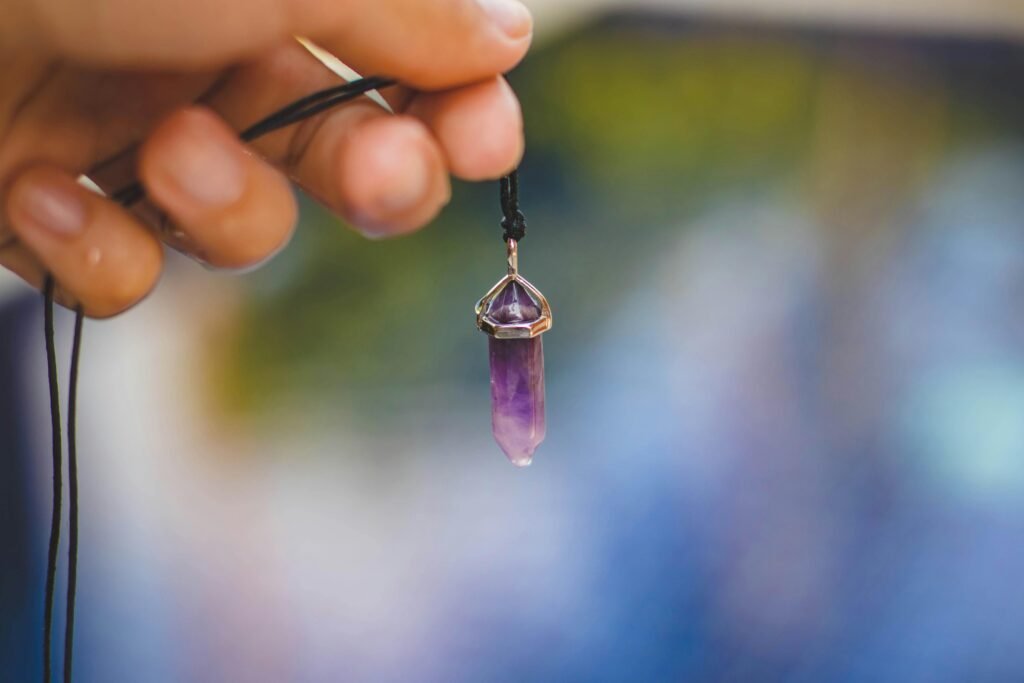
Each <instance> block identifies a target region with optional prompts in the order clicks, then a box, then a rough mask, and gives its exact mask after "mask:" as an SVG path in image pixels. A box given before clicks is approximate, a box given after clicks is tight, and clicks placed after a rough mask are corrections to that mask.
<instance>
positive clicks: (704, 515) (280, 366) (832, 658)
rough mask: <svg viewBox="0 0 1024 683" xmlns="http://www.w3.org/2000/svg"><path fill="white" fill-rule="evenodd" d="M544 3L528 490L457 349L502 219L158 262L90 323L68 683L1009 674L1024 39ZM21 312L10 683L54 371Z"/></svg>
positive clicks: (13, 441) (468, 194)
mask: <svg viewBox="0 0 1024 683" xmlns="http://www.w3.org/2000/svg"><path fill="white" fill-rule="evenodd" d="M528 4H530V5H531V7H532V9H533V10H534V12H535V15H536V18H537V22H538V27H539V29H540V32H541V34H540V35H539V40H538V43H537V47H536V49H535V50H534V51H533V53H532V54H531V56H530V57H529V58H528V60H527V61H526V62H525V63H524V64H523V65H522V66H521V67H520V68H519V69H517V70H516V72H515V73H513V74H512V76H511V80H512V81H513V84H514V86H515V88H516V89H517V91H518V92H519V94H520V96H521V99H522V102H523V106H524V111H525V116H526V130H527V138H528V145H527V149H528V152H527V157H526V159H525V161H524V164H523V167H522V178H521V182H522V201H523V208H524V210H525V212H526V214H527V217H528V219H529V222H530V233H529V235H528V237H527V239H526V240H525V241H524V242H523V244H522V248H521V255H520V259H521V260H520V263H521V268H522V270H523V272H524V274H525V275H526V276H527V277H529V278H530V279H531V280H532V281H533V282H534V283H535V284H536V285H538V286H539V287H540V288H541V289H542V290H543V291H544V292H545V294H547V296H548V297H549V298H550V300H551V302H552V305H553V307H554V312H555V317H556V319H557V324H556V326H555V328H554V330H553V331H552V332H551V333H550V334H548V335H546V336H545V337H544V341H545V346H546V353H547V369H548V401H547V404H548V439H547V441H546V443H544V444H543V445H542V446H541V448H540V450H539V451H538V453H537V457H536V459H535V462H534V464H533V466H532V467H530V468H528V469H526V470H519V469H517V468H515V467H513V466H511V465H510V464H509V463H508V462H507V461H506V460H505V458H504V456H503V455H502V453H501V451H500V450H499V449H498V447H497V446H496V445H495V444H494V443H493V441H492V438H491V434H490V405H489V394H488V372H487V355H486V346H487V345H486V338H485V337H484V336H483V335H481V334H480V333H479V332H477V331H476V329H475V328H474V324H473V314H472V306H473V303H474V302H475V300H476V299H477V298H478V297H479V296H480V295H481V294H482V293H483V292H484V291H485V290H486V289H487V288H488V287H489V286H490V285H491V284H492V283H493V281H495V280H496V279H497V278H498V277H500V275H501V274H502V269H503V258H504V252H503V246H502V244H501V241H500V229H499V227H498V219H499V218H500V214H499V212H498V202H497V186H496V184H483V185H466V184H463V185H459V186H457V187H456V189H455V196H454V200H453V202H452V204H451V206H450V207H449V208H448V209H447V210H446V211H445V212H444V213H443V215H442V216H441V217H440V218H439V219H438V220H437V221H436V223H435V224H434V225H433V226H432V227H431V228H430V229H428V230H426V231H424V232H422V233H420V234H418V235H416V236H413V237H410V238H407V239H403V240H400V241H392V242H369V241H366V240H364V239H362V238H360V237H358V236H356V235H355V234H353V233H351V232H349V231H346V230H344V229H339V226H338V225H337V221H336V220H334V219H332V218H331V217H329V216H327V215H326V214H324V213H323V212H321V211H319V210H318V209H317V208H316V207H315V206H313V205H310V204H306V205H305V206H304V209H303V225H302V227H301V229H300V230H299V233H298V235H297V236H296V238H295V239H294V241H293V243H292V244H291V245H290V247H289V248H288V249H287V250H286V251H285V252H284V253H283V254H281V256H280V257H279V258H277V259H276V260H274V261H273V262H272V263H270V264H268V265H267V266H266V267H264V268H262V269H261V270H259V271H257V272H254V273H251V274H247V275H244V276H238V275H229V274H223V273H212V272H209V271H206V270H204V269H202V268H201V267H199V266H196V265H195V264H192V263H190V262H187V261H185V260H184V259H174V260H172V265H171V267H170V269H169V272H168V274H167V275H166V276H165V278H164V282H163V284H162V286H161V288H160V289H159V290H158V291H157V292H156V293H155V294H154V295H153V296H152V297H151V298H150V299H149V300H147V301H146V302H145V303H144V304H143V305H142V306H140V307H139V308H137V309H135V310H133V311H132V312H130V313H129V314H127V315H125V316H122V317H121V318H118V319H116V320H112V321H107V322H102V323H95V322H92V323H89V324H88V325H87V327H86V332H85V345H84V363H83V369H82V380H81V381H82V386H81V399H80V401H81V402H80V405H81V426H80V430H81V436H80V458H81V461H82V473H81V477H82V484H81V486H82V494H81V501H82V502H81V504H82V522H81V524H82V534H83V539H82V551H81V559H80V587H79V601H78V607H79V612H78V613H79V617H78V624H79V630H78V640H77V644H76V675H77V678H78V680H79V681H80V682H81V683H87V682H104V683H107V682H119V681H146V682H153V683H162V682H164V681H166V682H177V681H197V682H206V681H211V682H222V681H240V682H254V683H262V682H279V681H300V682H310V683H318V682H321V681H345V682H348V681H356V682H368V683H378V682H380V683H391V682H398V681H402V682H408V681H415V682H417V683H419V682H422V683H434V682H445V683H456V682H459V683H461V682H473V683H477V682H480V683H490V682H495V683H500V682H504V681H509V682H512V681H533V682H547V681H552V682H554V681H558V682H563V681H566V682H569V681H581V682H595V683H598V682H604V681H609V682H611V681H616V682H618V681H630V682H633V681H636V682H662V681H664V682H676V681H680V682H681V681H687V682H689V681H753V682H760V681H808V682H817V681H830V682H832V681H839V682H841V681H851V682H853V681H858V682H859V681H871V682H878V681H881V682H888V681H893V682H897V681H898V682H901V683H908V682H916V681H927V682H937V683H943V682H946V681H951V682H952V681H972V682H974V681H982V682H988V681H992V682H1001V681H1021V680H1024V592H1022V591H1021V590H1020V587H1019V581H1020V577H1021V576H1022V575H1024V543H1022V539H1024V308H1022V307H1021V305H1020V299H1019V297H1021V296H1024V94H1022V93H1024V43H1021V42H1019V40H1017V38H1019V36H1021V35H1024V8H1021V7H1020V6H1018V5H1017V4H1016V3H1013V2H996V1H994V0H993V1H992V2H977V1H976V0H959V1H956V2H953V1H950V2H945V3H941V6H938V4H937V3H924V2H901V3H892V2H888V3H884V2H881V0H878V1H871V2H852V1H851V2H827V1H826V0H821V1H819V2H810V1H808V0H799V1H798V0H733V1H730V2H716V3H710V2H706V1H699V0H690V1H685V2H684V1H678V0H675V1H673V0H661V1H660V2H649V3H644V4H640V3H632V2H619V3H616V2H606V3H603V4H599V3H595V2H590V1H589V0H577V1H576V2H555V1H550V2H542V1H541V0H535V1H534V2H531V3H528ZM1015 41H1016V42H1015ZM0 292H2V294H0V542H2V548H3V549H2V550H0V553H2V561H0V671H2V672H4V673H0V679H2V680H4V681H8V680H9V681H25V680H34V679H36V678H37V677H38V668H39V659H40V644H39V633H40V627H41V618H42V617H41V614H42V592H43V576H44V573H45V569H44V564H45V557H46V547H45V544H46V530H47V526H48V515H49V505H50V500H49V477H50V466H49V438H50V437H49V424H48V413H47V402H46V385H45V376H46V373H45V365H44V358H43V353H42V350H43V341H42V336H41V326H42V323H41V319H40V313H39V309H40V306H39V300H38V296H37V295H36V294H35V293H33V292H30V291H28V290H27V289H26V288H25V287H24V286H22V285H21V284H19V283H17V282H15V280H14V279H13V277H11V276H8V275H7V274H6V273H4V274H2V275H0ZM58 322H59V333H60V335H59V336H60V339H61V342H62V346H61V358H62V359H63V358H65V357H66V354H67V351H68V349H67V340H68V338H69V333H70V316H68V315H66V314H64V315H62V316H60V319H59V321H58ZM62 554H63V553H62ZM61 580H63V576H61ZM61 611H62V610H61ZM57 632H58V633H62V632H63V631H62V627H61V626H60V624H59V623H58V627H57Z"/></svg>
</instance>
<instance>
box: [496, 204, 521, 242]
mask: <svg viewBox="0 0 1024 683" xmlns="http://www.w3.org/2000/svg"><path fill="white" fill-rule="evenodd" d="M501 229H502V230H504V234H502V236H501V238H502V239H503V240H505V241H506V242H508V241H509V240H515V241H516V242H518V241H520V240H521V239H523V237H525V236H526V216H524V215H523V212H522V211H520V210H519V209H516V210H515V211H514V212H513V213H512V215H511V216H505V217H504V218H502V219H501Z"/></svg>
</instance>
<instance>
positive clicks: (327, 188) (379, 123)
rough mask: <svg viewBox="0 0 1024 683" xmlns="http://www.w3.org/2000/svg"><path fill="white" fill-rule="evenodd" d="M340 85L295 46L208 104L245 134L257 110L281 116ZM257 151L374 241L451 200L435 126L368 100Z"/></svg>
mask: <svg viewBox="0 0 1024 683" xmlns="http://www.w3.org/2000/svg"><path fill="white" fill-rule="evenodd" d="M337 82H338V80H337V78H336V77H335V76H334V75H332V74H331V73H330V72H329V71H328V70H327V69H325V68H324V67H323V65H321V64H320V63H319V62H317V61H316V60H315V59H314V58H313V57H311V56H310V55H309V54H308V53H307V52H306V51H305V50H304V49H302V48H301V47H299V46H298V45H294V46H290V47H288V48H282V49H280V50H277V51H275V52H274V53H272V54H271V55H268V56H267V57H265V58H263V59H261V60H260V61H258V62H256V63H253V64H250V65H247V66H245V67H243V68H240V69H238V70H237V72H236V73H234V74H233V75H232V76H231V78H230V79H228V80H226V81H225V83H224V84H223V86H222V87H221V88H219V89H218V90H217V92H216V93H214V94H212V95H211V96H210V97H209V98H207V100H206V103H207V104H208V105H209V106H210V107H211V108H213V109H215V110H216V111H217V112H218V113H220V114H221V115H222V116H223V117H224V118H225V119H226V120H227V121H228V122H229V124H230V125H231V126H232V127H233V128H236V129H241V128H244V127H245V126H247V125H248V124H251V123H252V121H253V115H252V111H253V110H254V109H255V110H258V111H261V112H268V111H273V110H275V109H277V108H279V107H280V106H283V105H284V104H285V103H287V102H288V101H291V100H293V99H295V98H296V97H298V96H300V95H305V94H308V93H309V92H311V91H314V90H318V89H320V88H324V87H327V86H328V85H332V84H336V83H337ZM391 90H392V89H388V92H390V91H391ZM251 147H252V148H253V149H255V150H256V151H257V152H258V153H260V154H261V155H263V156H265V157H266V158H268V159H270V160H271V161H273V162H275V163H277V164H278V165H279V166H280V167H281V168H283V169H284V170H285V171H286V172H287V173H288V174H289V175H291V176H292V178H293V179H294V180H295V181H296V182H297V183H298V184H299V185H301V186H302V188H303V189H304V190H306V191H307V192H308V193H309V194H310V195H312V196H313V197H315V198H316V199H317V200H319V201H320V202H322V203H323V204H325V205H326V206H328V207H329V208H330V209H331V210H333V211H335V212H336V213H339V214H341V215H343V216H345V217H346V218H347V219H348V220H349V222H351V223H353V224H354V225H355V226H356V227H359V228H361V229H363V231H364V232H365V233H367V234H370V235H373V236H383V235H390V234H397V233H400V232H407V231H409V230H412V229H414V228H416V227H419V226H420V225H422V224H423V223H425V222H427V221H428V220H429V219H430V218H432V217H433V216H434V215H436V213H437V211H438V210H439V209H440V208H441V207H442V206H443V205H444V204H445V203H446V202H447V201H448V198H449V196H450V187H449V183H448V178H447V174H448V170H447V168H446V166H445V162H444V155H443V154H442V153H441V151H440V149H439V148H438V145H437V143H436V141H435V140H434V139H433V138H432V136H431V134H430V132H429V131H428V129H427V128H426V127H425V126H423V125H422V123H420V122H418V121H415V120H412V119H410V118H409V117H400V116H399V117H396V116H393V115H391V114H389V113H388V112H386V111H384V110H383V109H382V108H381V107H379V106H378V105H377V104H375V103H373V102H371V101H370V100H368V99H365V98H364V99H359V100H356V101H353V102H351V103H349V104H347V105H345V106H343V107H340V108H338V109H335V110H332V111H331V112H329V113H327V114H325V115H321V116H318V117H315V118H312V119H308V120H306V121H303V122H302V123H300V124H297V125H295V126H290V127H288V128H285V129H284V130H281V131H279V132H277V133H274V134H271V135H268V136H265V137H262V138H260V139H258V140H256V141H254V142H253V143H251Z"/></svg>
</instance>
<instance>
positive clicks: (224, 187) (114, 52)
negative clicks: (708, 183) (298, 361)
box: [0, 0, 532, 317]
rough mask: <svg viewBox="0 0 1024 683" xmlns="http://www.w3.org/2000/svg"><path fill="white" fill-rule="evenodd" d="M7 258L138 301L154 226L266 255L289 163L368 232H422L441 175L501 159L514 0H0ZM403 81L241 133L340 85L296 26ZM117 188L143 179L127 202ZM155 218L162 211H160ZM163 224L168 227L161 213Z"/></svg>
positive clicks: (70, 284) (61, 281)
mask: <svg viewBox="0 0 1024 683" xmlns="http://www.w3.org/2000/svg"><path fill="white" fill-rule="evenodd" d="M3 5H4V6H3V14H4V20H3V22H0V73H3V74H4V76H3V79H2V80H0V195H2V206H3V211H2V213H0V265H3V266H5V267H7V268H8V269H10V270H12V271H13V272H15V273H17V274H18V275H20V276H21V277H22V278H24V279H25V280H26V281H28V282H29V283H31V284H33V285H35V286H36V287H41V286H42V283H43V280H44V278H45V275H46V273H47V272H49V273H52V274H53V277H54V279H55V281H56V283H57V293H56V298H57V300H58V301H60V302H62V303H64V304H65V305H76V304H81V305H82V306H83V307H84V309H85V312H86V314H88V315H91V316H95V317H107V316H111V315H115V314H117V313H119V312H121V311H123V310H125V309H126V308H128V307H130V306H132V305H133V304H135V303H136V302H138V301H139V300H140V299H141V298H143V297H144V296H145V295H146V294H147V293H148V292H149V291H150V289H151V288H152V287H153V286H154V284H155V283H156V281H157V279H158V277H159V274H160V270H161V264H162V247H161V244H160V242H161V240H162V241H163V242H165V243H168V244H170V245H172V246H174V247H175V248H178V249H181V250H182V251H186V252H188V253H190V254H192V255H194V256H196V257H197V258H200V259H201V260H203V261H205V262H207V263H209V264H211V265H213V266H218V267H227V268H238V267H244V266H249V265H253V264H256V263H259V262H260V261H263V260H264V259H266V258H268V257H269V256H270V255H272V254H273V253H275V252H276V251H277V250H278V249H279V248H280V247H281V246H282V245H284V244H285V243H286V242H287V240H288V237H289V235H290V234H291V231H292V230H293V227H294V224H295V221H296V205H295V199H294V197H293V195H292V192H291V188H290V186H289V182H288V178H289V177H290V178H291V179H292V180H293V181H294V182H295V183H296V184H297V185H299V186H300V187H301V188H302V189H303V190H304V191H305V192H306V193H307V194H309V195H310V196H312V197H314V198H316V199H317V200H318V201H320V202H322V203H323V204H325V205H326V206H327V207H329V208H330V209H331V210H332V211H334V212H336V213H338V214H340V215H342V216H344V217H345V218H346V219H347V220H348V221H349V222H351V223H352V224H353V225H355V226H357V227H358V228H360V229H361V230H362V231H363V232H365V233H366V234H368V235H371V236H388V235H396V234H400V233H404V232H408V231H410V230H414V229H416V228H418V227H420V226H422V225H423V224H425V223H426V222H428V221H429V220H430V219H431V218H433V217H434V216H435V215H436V214H437V213H438V211H439V210H440V209H441V207H443V206H444V204H446V203H447V201H448V198H449V194H450V186H449V174H451V175H455V176H458V177H461V178H464V179H467V180H482V179H486V178H495V177H498V176H500V175H503V174H504V173H506V172H508V171H509V170H511V169H512V168H513V167H514V166H515V164H516V163H517V162H518V160H519V158H520V156H521V154H522V148H523V140H522V120H521V115H520V111H519V105H518V102H517V101H516V98H515V96H514V94H513V93H512V91H511V89H510V88H509V87H508V85H507V84H506V83H505V81H504V79H502V78H501V77H500V76H499V74H501V73H502V72H504V71H507V70H508V69H510V68H512V67H513V66H514V65H515V64H516V63H517V62H518V61H519V60H520V59H521V58H522V57H523V55H524V54H525V52H526V50H527V48H528V46H529V43H530V38H531V30H532V22H531V19H530V16H529V13H528V12H527V11H526V9H525V8H524V7H523V6H522V5H521V4H519V3H518V2H517V0H4V2H3ZM293 35H303V36H307V37H309V38H310V39H311V40H313V41H314V42H316V43H317V44H319V45H321V46H323V47H324V48H325V49H327V50H328V51H330V52H331V53H333V54H334V55H336V56H337V57H338V58H340V59H341V60H342V61H343V62H345V63H346V64H348V65H349V66H351V67H352V68H354V69H355V70H356V71H358V72H360V73H362V74H364V75H371V74H380V75H386V76H390V77H393V78H396V79H398V80H399V81H400V82H401V83H402V84H403V86H402V87H393V88H388V89H386V90H385V91H383V92H382V93H381V94H382V95H383V96H384V97H385V99H386V100H387V101H388V103H389V104H390V105H391V107H392V108H393V109H394V111H395V112H396V113H395V114H390V113H388V112H386V111H385V110H384V109H383V108H381V107H379V106H378V105H377V104H375V103H373V102H371V101H370V100H368V99H366V98H361V99H359V100H356V101H354V102H352V103H349V104H347V105H344V106H342V107H340V108H339V109H336V110H332V111H329V112H327V113H326V114H322V115H320V116H317V117H314V118H311V119H308V120H306V121H303V122H302V123H300V124H296V125H294V126H291V127H289V128H286V129H283V130H281V131H278V132H275V133H273V134H270V135H267V136H266V137H263V138H261V139H259V140H257V141H255V142H253V143H251V144H249V145H247V146H246V145H243V144H242V143H241V142H240V141H239V140H238V139H237V132H236V131H238V130H241V129H242V128H244V127H245V126H246V125H249V124H251V123H253V122H254V121H256V120H258V119H260V118H262V117H263V116H265V115H266V114H268V113H270V112H272V111H274V110H276V109H278V108H280V107H282V106H284V105H286V104H288V103H289V102H291V101H293V100H295V99H297V98H299V97H302V96H304V95H306V94H308V93H310V92H313V91H315V90H319V89H322V88H325V87H329V86H331V85H335V84H337V82H338V79H337V77H336V76H334V75H333V74H332V73H331V72H330V71H329V70H328V69H327V68H325V67H324V66H323V65H322V64H321V63H320V62H319V61H317V60H316V59H315V58H314V57H313V56H312V55H310V54H309V53H308V52H307V51H306V50H305V49H304V48H303V47H302V46H300V45H299V44H298V43H297V42H296V41H295V40H294V39H293V38H292V36H293ZM80 174H87V175H88V176H89V177H90V178H91V179H92V180H93V181H95V182H96V183H97V184H98V185H99V186H100V187H101V188H102V189H103V190H104V191H105V192H107V193H108V194H109V193H112V192H114V191H116V190H117V189H119V188H121V187H123V186H125V185H127V184H129V183H130V182H131V181H132V180H133V179H134V178H136V177H137V178H138V179H139V180H141V182H142V183H143V185H144V186H145V189H146V193H147V201H146V202H144V203H140V204H139V205H138V206H137V207H134V208H133V209H132V210H127V209H124V208H122V207H121V206H119V205H117V204H115V203H114V202H112V201H110V200H109V199H106V198H104V197H101V196H100V195H98V194H95V193H93V192H91V191H90V190H88V189H86V188H85V187H83V186H81V185H80V184H79V183H77V182H76V180H75V179H76V178H77V176H79V175H80ZM164 217H166V221H165V219H164ZM165 222H169V223H170V225H169V226H168V225H165Z"/></svg>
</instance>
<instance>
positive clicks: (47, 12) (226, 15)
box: [7, 0, 533, 89]
mask: <svg viewBox="0 0 1024 683" xmlns="http://www.w3.org/2000/svg"><path fill="white" fill-rule="evenodd" d="M15 4H16V5H17V4H18V3H15ZM14 16H15V17H19V13H17V12H14ZM22 23H23V25H22V26H17V27H14V30H8V31H7V33H8V35H9V37H10V40H21V41H22V42H23V43H24V44H26V45H30V44H34V43H41V44H43V45H45V46H46V47H48V48H49V49H50V50H52V51H56V52H57V53H59V54H62V55H65V56H68V57H71V58H74V59H76V60H79V61H87V62H92V63H104V64H115V65H122V66H128V65H131V66H133V67H136V68H137V67H139V66H149V67H158V66H174V67H179V68H180V67H183V66H193V67H196V68H201V67H209V66H215V65H220V64H226V63H229V62H232V61H238V60H240V59H244V58H251V57H253V56H255V55H257V54H258V53H260V52H261V51H264V50H266V49H269V48H271V47H273V46H275V45H279V44H281V43H283V42H285V41H287V40H289V38H290V36H292V35H308V36H309V37H311V38H312V39H314V40H315V41H316V42H317V43H318V44H320V45H322V46H323V47H324V48H326V49H327V50H329V51H330V52H332V53H333V54H335V55H337V56H338V57H339V58H340V59H341V60H342V61H344V62H345V63H347V64H349V65H350V66H352V67H353V68H355V69H356V70H357V71H359V72H361V73H367V74H368V73H371V72H373V73H378V72H379V73H385V74H387V75H390V76H393V77H395V78H398V79H399V80H401V81H403V82H405V83H408V84H409V85H412V86H415V87H418V88H427V89H439V88H446V87H451V86H453V85H458V84H460V83H467V82H472V81H475V80H479V79H481V78H485V77H487V76H490V75H493V74H496V73H502V72H504V71H507V70H509V69H511V68H512V67H513V66H514V65H515V64H516V63H517V62H518V61H519V60H520V59H522V57H523V55H524V54H525V52H526V49H527V47H528V46H529V43H530V38H531V34H532V28H533V25H532V19H531V17H530V14H529V11H528V10H526V8H525V7H524V6H523V5H522V4H521V3H520V2H518V0H431V1H429V2H425V1H424V0H348V1H347V2H316V1H311V0H178V1H177V2H173V3H169V2H163V1H160V0H36V1H35V2H34V3H33V12H32V20H31V21H26V22H22Z"/></svg>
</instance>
